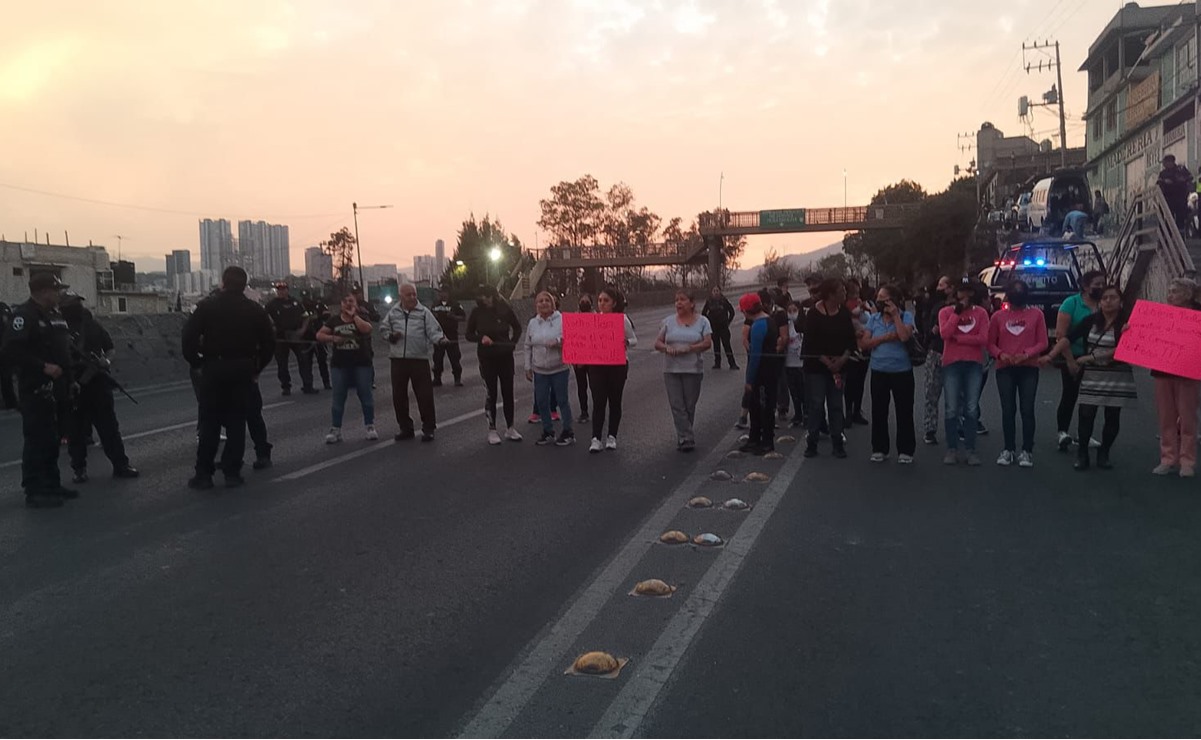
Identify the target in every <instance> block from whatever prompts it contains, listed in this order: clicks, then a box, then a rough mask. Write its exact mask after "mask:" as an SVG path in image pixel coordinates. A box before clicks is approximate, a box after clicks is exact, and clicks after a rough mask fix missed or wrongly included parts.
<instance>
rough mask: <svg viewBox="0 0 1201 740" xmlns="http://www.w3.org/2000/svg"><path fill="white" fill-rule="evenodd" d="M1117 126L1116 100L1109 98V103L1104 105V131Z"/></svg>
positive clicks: (1111, 129)
mask: <svg viewBox="0 0 1201 740" xmlns="http://www.w3.org/2000/svg"><path fill="white" fill-rule="evenodd" d="M1117 127H1118V101H1117V100H1111V101H1109V105H1107V106H1105V131H1106V133H1108V132H1110V131H1113V130H1114V129H1116V128H1117Z"/></svg>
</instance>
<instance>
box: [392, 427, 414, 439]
mask: <svg viewBox="0 0 1201 740" xmlns="http://www.w3.org/2000/svg"><path fill="white" fill-rule="evenodd" d="M416 436H417V433H416V432H414V431H413V430H412V429H401V430H400V431H399V432H397V433H396V434H394V435H393V436H392V439H394V440H396V441H397V442H404V441H406V440H410V439H412V438H414V437H416Z"/></svg>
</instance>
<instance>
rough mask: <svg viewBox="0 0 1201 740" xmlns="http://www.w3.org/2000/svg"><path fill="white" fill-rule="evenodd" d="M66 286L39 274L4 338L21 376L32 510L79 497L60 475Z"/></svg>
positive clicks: (67, 357) (24, 478) (24, 483)
mask: <svg viewBox="0 0 1201 740" xmlns="http://www.w3.org/2000/svg"><path fill="white" fill-rule="evenodd" d="M67 287H68V286H66V285H64V284H63V283H62V282H60V281H59V279H58V277H56V276H55V275H52V274H50V273H45V272H40V273H36V274H34V275H33V276H32V277H31V278H30V279H29V295H30V298H29V300H28V301H26V302H25V303H22V304H21V305H20V306H17V308H16V310H15V311H14V312H13V317H12V319H11V321H9V325H8V331H7V332H5V334H4V346H3V353H4V355H5V356H6V357H7V358H8V361H9V362H11V363H12V367H13V368H14V369H15V370H16V372H17V382H18V385H19V387H20V391H21V397H20V403H19V408H20V410H21V422H22V430H23V431H24V434H25V445H24V449H23V451H22V454H21V487H22V488H24V489H25V505H26V506H28V507H30V508H31V509H49V508H55V507H59V506H62V505H63V501H65V500H66V499H73V498H77V497H78V496H79V492H78V491H72V490H70V489H68V488H63V486H62V481H61V479H60V477H59V472H58V448H59V447H60V446H61V440H60V432H59V425H60V422H61V419H63V418H64V415H65V412H66V407H67V404H68V398H69V384H70V378H69V377H68V375H67V373H68V368H69V366H70V362H71V350H70V346H71V337H70V332H69V330H68V329H67V322H66V321H65V320H64V319H63V317H62V314H61V313H59V311H58V303H59V300H60V298H61V295H62V291H63V290H65V289H66V288H67Z"/></svg>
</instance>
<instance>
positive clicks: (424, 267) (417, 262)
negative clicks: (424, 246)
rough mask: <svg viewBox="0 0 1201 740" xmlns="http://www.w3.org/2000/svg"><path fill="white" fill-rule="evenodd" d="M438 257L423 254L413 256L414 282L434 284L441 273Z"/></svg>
mask: <svg viewBox="0 0 1201 740" xmlns="http://www.w3.org/2000/svg"><path fill="white" fill-rule="evenodd" d="M437 264H438V263H437V258H436V257H433V256H431V255H428V254H423V255H421V256H419V257H414V258H413V282H414V283H429V284H430V285H433V284H434V283H435V282H436V281H437V279H438V276H439V274H440V272H439V270H438V268H437Z"/></svg>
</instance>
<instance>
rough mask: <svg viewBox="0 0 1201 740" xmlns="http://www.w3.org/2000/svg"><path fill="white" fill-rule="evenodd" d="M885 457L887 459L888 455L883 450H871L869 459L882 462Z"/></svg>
mask: <svg viewBox="0 0 1201 740" xmlns="http://www.w3.org/2000/svg"><path fill="white" fill-rule="evenodd" d="M887 459H888V456H887V455H885V454H884V453H883V452H873V453H872V456H871V461H872V462H874V463H882V462H884V461H885V460H887Z"/></svg>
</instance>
